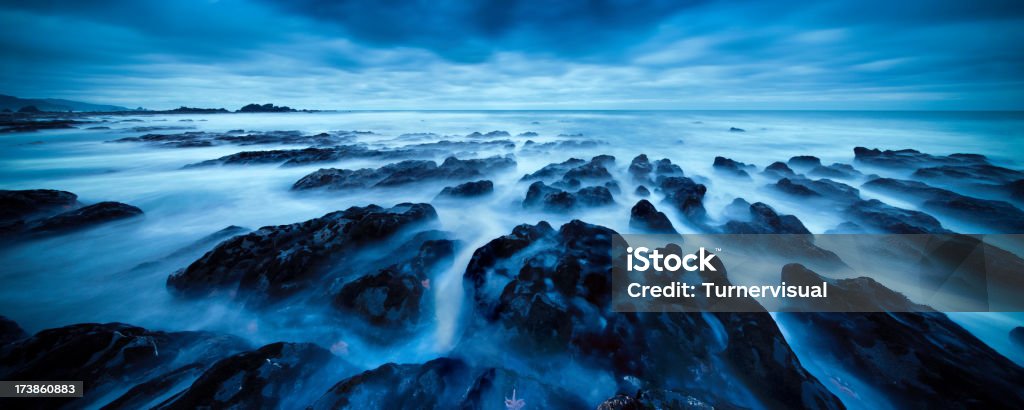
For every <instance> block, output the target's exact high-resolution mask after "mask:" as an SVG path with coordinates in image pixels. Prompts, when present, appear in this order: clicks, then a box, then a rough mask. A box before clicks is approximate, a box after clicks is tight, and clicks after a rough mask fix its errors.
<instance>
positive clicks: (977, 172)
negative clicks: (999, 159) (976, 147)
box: [913, 163, 1024, 184]
mask: <svg viewBox="0 0 1024 410" xmlns="http://www.w3.org/2000/svg"><path fill="white" fill-rule="evenodd" d="M913 176H914V178H918V179H924V180H952V181H958V182H963V180H975V181H979V182H988V183H994V184H1005V183H1009V182H1012V181H1015V180H1020V179H1022V178H1024V172H1021V171H1017V170H1013V169H1009V168H1004V167H1000V166H995V165H992V164H988V163H971V164H967V165H943V166H937V167H927V168H919V169H918V170H917V171H914V174H913Z"/></svg>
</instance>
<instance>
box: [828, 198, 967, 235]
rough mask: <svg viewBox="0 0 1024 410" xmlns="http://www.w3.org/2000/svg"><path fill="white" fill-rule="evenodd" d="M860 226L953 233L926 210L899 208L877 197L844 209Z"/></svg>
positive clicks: (893, 231) (888, 229)
mask: <svg viewBox="0 0 1024 410" xmlns="http://www.w3.org/2000/svg"><path fill="white" fill-rule="evenodd" d="M842 213H843V215H846V216H847V217H849V218H851V219H853V220H854V221H856V222H857V223H858V226H868V227H871V228H874V229H876V230H878V231H880V232H883V233H893V234H924V233H934V234H939V233H951V231H949V230H948V229H946V228H943V227H942V224H941V223H940V222H939V221H938V220H937V219H935V218H934V217H932V216H931V215H928V214H926V213H924V212H920V211H914V210H909V209H902V208H897V207H894V206H891V205H888V204H886V203H884V202H882V201H879V200H877V199H871V200H867V201H856V202H854V203H853V204H852V205H850V206H848V207H846V208H845V209H844V210H843V211H842Z"/></svg>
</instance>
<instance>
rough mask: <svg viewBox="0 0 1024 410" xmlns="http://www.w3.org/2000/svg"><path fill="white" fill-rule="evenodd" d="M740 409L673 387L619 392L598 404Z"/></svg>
mask: <svg viewBox="0 0 1024 410" xmlns="http://www.w3.org/2000/svg"><path fill="white" fill-rule="evenodd" d="M716 408H721V409H740V408H743V407H741V406H736V405H734V404H732V403H729V402H727V401H725V400H722V399H717V398H715V399H712V400H706V399H699V398H697V397H694V396H693V395H691V394H690V393H686V392H682V391H677V390H671V389H646V390H641V391H639V392H637V394H636V396H635V397H634V396H629V395H625V394H617V395H615V396H614V397H612V398H609V399H608V400H605V401H604V402H602V403H601V404H600V405H598V406H597V409H598V410H648V409H679V410H713V409H716Z"/></svg>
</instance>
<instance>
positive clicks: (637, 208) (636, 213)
mask: <svg viewBox="0 0 1024 410" xmlns="http://www.w3.org/2000/svg"><path fill="white" fill-rule="evenodd" d="M629 227H630V228H633V229H637V230H640V231H643V232H649V233H658V234H675V233H678V232H676V229H675V227H673V226H672V222H671V221H669V220H668V217H667V216H665V213H664V212H659V211H658V210H657V209H656V208H654V204H651V203H650V201H648V200H646V199H641V200H640V201H639V202H637V203H636V205H634V206H633V209H632V210H631V211H630V216H629Z"/></svg>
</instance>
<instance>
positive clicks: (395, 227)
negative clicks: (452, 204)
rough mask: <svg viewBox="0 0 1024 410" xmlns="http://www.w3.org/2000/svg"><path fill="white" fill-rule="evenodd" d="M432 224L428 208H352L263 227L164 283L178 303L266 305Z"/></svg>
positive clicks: (321, 283) (326, 281) (220, 247)
mask: <svg viewBox="0 0 1024 410" xmlns="http://www.w3.org/2000/svg"><path fill="white" fill-rule="evenodd" d="M436 219H437V213H436V212H435V211H434V208H433V207H432V206H430V205H429V204H409V203H405V204H399V205H396V206H394V207H393V208H390V209H384V208H381V207H379V206H376V205H369V206H366V207H352V208H349V209H346V210H344V211H337V212H332V213H329V214H327V215H324V216H322V217H320V218H315V219H311V220H308V221H306V222H301V223H295V224H291V225H279V226H267V227H263V228H260V229H259V230H256V231H254V232H251V233H248V234H245V235H239V236H235V237H233V238H231V239H228V240H226V241H224V242H222V243H221V244H220V245H217V247H216V248H214V249H213V250H212V251H210V252H207V253H206V254H205V255H203V257H202V258H200V259H199V260H196V261H195V262H193V263H192V264H191V265H189V266H188V267H187V268H185V269H183V270H181V271H178V272H176V273H174V274H172V275H171V276H170V277H168V278H167V287H168V289H169V290H171V291H172V293H174V294H175V295H178V296H182V297H206V296H210V295H213V294H216V293H226V294H229V295H232V296H233V297H235V298H239V299H243V300H246V301H247V302H248V303H251V304H253V305H256V306H259V305H266V304H269V303H273V302H277V301H280V300H282V299H283V298H285V297H288V296H291V295H295V294H297V293H299V292H301V291H304V290H309V289H315V288H325V287H326V286H327V284H329V283H330V282H331V280H333V279H335V278H333V277H331V275H327V273H328V270H329V269H330V268H331V266H332V264H333V263H336V262H337V261H339V260H342V259H344V258H349V257H355V256H356V255H357V254H358V253H359V250H360V248H361V247H363V246H368V245H372V244H376V243H378V242H380V241H383V240H386V239H389V238H392V237H393V236H394V235H395V234H396V233H398V232H400V231H405V230H407V229H411V228H412V227H415V226H419V225H422V224H425V223H427V222H431V221H434V220H436Z"/></svg>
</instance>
